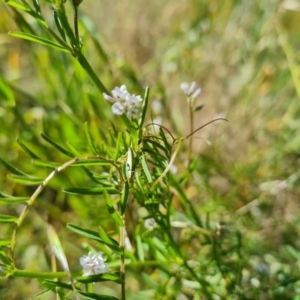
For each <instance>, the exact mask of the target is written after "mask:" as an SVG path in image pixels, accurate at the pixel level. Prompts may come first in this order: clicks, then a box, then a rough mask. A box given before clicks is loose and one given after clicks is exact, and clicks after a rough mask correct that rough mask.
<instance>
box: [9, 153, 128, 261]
mask: <svg viewBox="0 0 300 300" xmlns="http://www.w3.org/2000/svg"><path fill="white" fill-rule="evenodd" d="M90 159H101V160H104V161H106V162H108V163H110V164H111V165H113V166H114V167H115V168H116V170H117V171H118V172H119V174H120V178H121V179H123V176H122V172H121V171H120V169H119V168H118V166H117V165H116V164H115V163H114V162H113V161H110V160H108V159H105V158H103V157H101V156H99V155H95V156H88V157H83V158H79V157H75V158H73V159H72V160H70V161H68V162H66V163H64V164H63V165H61V166H60V167H58V168H56V169H55V170H54V171H53V172H51V173H50V174H49V175H48V177H47V178H46V179H45V180H44V181H43V183H42V184H40V185H39V186H38V188H37V189H36V190H35V192H34V193H33V194H32V196H31V197H30V199H29V200H28V202H27V203H26V205H25V207H24V209H23V211H22V212H21V215H20V217H19V219H18V222H17V224H16V227H15V229H14V231H13V234H12V239H11V248H10V253H11V259H12V261H14V251H15V246H16V239H17V233H18V230H19V228H20V227H21V225H22V224H23V221H24V219H25V217H26V216H27V213H28V211H29V208H30V207H31V206H32V205H33V204H34V202H35V200H36V198H37V197H38V196H39V195H40V193H41V192H42V191H43V190H44V188H45V187H46V186H47V184H48V183H49V182H50V181H51V180H52V179H53V177H54V176H55V175H56V174H58V173H59V172H61V171H63V170H65V169H66V168H68V167H70V166H71V165H73V164H74V163H76V162H78V161H84V160H90Z"/></svg>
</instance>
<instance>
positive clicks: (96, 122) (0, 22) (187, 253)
mask: <svg viewBox="0 0 300 300" xmlns="http://www.w3.org/2000/svg"><path fill="white" fill-rule="evenodd" d="M4 2H5V1H2V2H1V3H0V45H1V46H0V61H1V64H0V145H1V147H0V149H1V150H0V157H1V158H2V159H3V160H4V161H5V162H7V163H9V164H12V165H13V166H15V167H16V168H18V169H20V170H22V171H23V172H25V173H26V174H30V175H32V176H34V177H36V178H38V179H45V178H46V177H47V176H48V175H49V174H50V173H51V172H52V171H53V166H54V167H57V166H59V165H62V164H63V163H65V162H66V161H69V160H71V159H72V157H75V156H76V157H79V156H80V157H86V156H93V155H97V154H99V153H100V154H101V155H102V154H103V153H106V154H107V156H109V155H110V153H113V154H112V156H114V155H115V157H117V156H118V155H119V156H118V159H119V160H118V161H117V163H118V164H125V162H126V159H127V157H128V154H127V153H128V152H127V151H128V147H127V148H126V145H125V143H123V142H124V140H126V142H127V143H128V141H129V139H131V141H133V146H132V147H133V150H134V154H137V153H139V154H138V155H141V153H140V152H139V151H140V148H139V147H142V146H140V145H141V144H139V145H137V144H134V143H135V142H136V143H137V137H136V135H137V133H136V132H135V131H134V130H132V129H130V128H129V127H128V124H126V122H124V118H120V117H117V116H114V115H113V114H112V113H111V108H110V104H109V103H108V102H107V101H105V100H104V99H103V97H102V95H101V93H102V92H103V86H102V85H101V83H99V81H97V79H95V78H92V80H91V78H90V76H88V75H91V73H89V71H88V72H86V71H85V70H84V68H83V67H82V66H86V64H84V62H83V63H82V61H81V64H80V63H79V62H78V61H77V60H76V59H75V58H74V57H72V56H71V55H70V54H68V53H65V52H62V51H59V50H58V49H54V48H48V47H46V46H44V45H39V44H37V43H33V42H31V41H27V40H23V39H18V38H14V37H11V36H8V35H7V33H8V32H9V31H22V32H26V33H30V34H34V35H37V36H39V37H42V38H44V39H48V40H51V41H52V42H55V40H54V39H53V38H51V36H50V35H49V34H48V33H47V32H46V31H45V30H44V29H43V28H42V26H41V25H40V24H38V22H36V21H35V20H34V19H33V18H32V17H30V16H29V15H26V14H25V13H24V12H21V11H18V10H12V8H11V7H9V6H8V5H7V4H5V3H4ZM20 2H22V1H20ZM28 2H29V3H30V5H31V6H32V7H34V6H33V1H28ZM98 2H99V3H98ZM293 3H294V2H293V1H284V2H282V1H279V0H278V1H277V0H274V1H267V0H262V1H234V0H227V1H208V0H207V1H206V0H201V1H198V0H187V1H158V0H154V1H151V2H149V3H148V2H147V5H145V2H143V1H113V2H112V1H91V0H85V1H83V3H82V4H81V5H80V9H79V10H80V14H79V20H80V22H79V33H80V36H81V38H82V43H83V47H82V53H83V54H84V56H85V57H86V58H87V61H88V62H89V64H90V66H91V67H92V69H93V70H94V72H95V73H94V74H96V75H97V78H99V79H100V80H101V82H102V83H103V85H104V87H105V88H106V89H107V90H109V91H110V90H112V89H113V88H114V87H115V86H120V85H122V84H126V85H127V87H128V90H130V91H132V92H133V93H135V94H140V95H143V93H144V90H145V87H146V86H149V87H150V97H149V107H148V111H147V114H146V120H145V123H144V124H145V125H147V124H150V123H151V122H152V119H154V118H156V117H158V116H160V117H161V118H162V124H163V126H164V127H166V128H167V129H168V130H170V132H171V133H172V134H173V135H174V136H175V137H184V136H187V135H188V134H189V133H190V126H189V109H188V105H187V102H186V99H185V95H184V94H183V93H182V91H181V90H180V83H181V82H183V81H188V82H191V81H194V80H195V81H196V82H197V84H198V86H201V88H202V93H201V96H200V97H199V98H197V105H200V104H204V108H203V109H202V110H200V111H198V112H195V115H194V128H197V127H200V126H202V125H203V124H205V123H207V122H209V121H211V120H213V119H215V118H217V117H220V116H221V117H225V118H226V119H227V120H228V121H229V122H228V123H227V122H222V121H218V122H215V123H212V124H210V125H208V126H206V127H204V128H203V129H201V130H200V131H198V132H197V133H195V134H194V136H193V149H192V150H193V151H192V155H191V156H192V158H191V161H190V164H189V168H187V167H186V163H187V159H188V151H189V149H188V147H189V146H188V145H189V142H188V140H185V141H183V142H182V145H181V146H180V149H179V152H178V155H177V156H176V160H175V165H176V166H177V168H178V171H177V173H176V174H175V175H171V174H167V175H166V177H164V179H163V182H161V181H159V182H158V184H157V186H156V187H155V188H156V189H155V188H154V187H153V186H152V183H149V182H148V180H149V177H147V172H146V171H145V168H144V167H142V164H140V165H138V167H137V169H136V172H137V173H139V172H140V174H144V175H141V183H140V185H141V186H140V185H139V183H137V182H136V181H134V182H131V184H132V187H131V190H130V197H129V202H128V204H127V212H126V216H125V220H126V223H127V228H126V229H127V233H128V237H129V240H130V242H131V244H132V246H133V250H132V253H130V251H128V252H126V253H125V259H126V263H127V265H126V294H127V299H195V300H196V299H278V300H279V299H280V300H281V299H298V298H299V296H298V294H299V289H300V281H299V274H300V273H299V263H300V255H299V250H300V244H299V238H298V237H299V230H300V228H299V221H300V219H299V212H300V211H299V205H298V202H299V195H300V189H299V186H300V185H299V179H300V173H299V151H300V138H299V136H300V123H299V122H298V119H299V115H300V102H299V100H300V79H299V78H300V77H299V75H300V74H299V60H300V57H299V51H298V49H299V45H300V37H299V33H298V28H299V26H298V23H299V22H298V20H299V14H300V7H299V6H297V5H296V4H295V5H294V6H293V5H292V4H293ZM41 7H42V13H43V16H44V17H45V20H46V21H47V23H48V24H49V26H50V28H51V29H53V30H54V32H55V33H56V34H57V35H59V32H58V30H57V29H56V26H55V22H54V19H53V11H52V10H51V9H50V5H49V4H48V3H46V2H44V1H41ZM65 8H66V13H67V16H68V18H69V21H70V24H71V25H72V18H73V10H72V6H71V1H69V2H67V3H66V4H65ZM72 27H73V25H72ZM55 43H57V42H55ZM69 45H70V47H72V46H73V44H72V43H69ZM156 99H159V100H160V101H161V103H162V111H161V112H160V113H158V114H157V113H155V111H154V110H153V111H151V107H152V102H153V101H154V100H156ZM86 122H87V123H86ZM85 124H87V125H85ZM150 128H151V127H150V126H149V127H147V130H150ZM41 132H42V133H44V134H45V135H46V136H48V137H49V138H50V139H51V140H53V141H55V142H56V143H57V144H59V145H60V146H61V147H62V148H64V149H65V151H64V153H62V152H61V151H59V149H57V147H54V146H53V144H52V145H51V143H49V142H47V140H46V139H47V138H46V139H45V138H43V136H42V135H41ZM121 132H123V135H124V139H121V136H120V141H119V142H120V145H121V146H120V150H119V152H118V151H116V144H117V136H118V133H121ZM130 134H131V135H130ZM17 137H18V141H19V143H18V142H17V141H16V138H17ZM148 137H149V135H148V136H147V138H148ZM147 138H146V139H147ZM91 140H92V141H93V142H91ZM121 140H122V141H121ZM151 141H152V142H157V143H160V145H163V148H164V150H162V149H161V148H160V149H157V148H155V146H153V143H152V142H151ZM168 141H169V142H171V139H170V138H168ZM151 143H152V144H151ZM24 145H25V146H24ZM22 146H23V147H22ZM127 146H129V144H128V145H127ZM177 146H178V144H176V145H174V147H173V149H172V151H171V152H167V154H166V156H167V157H168V158H169V159H171V157H172V155H173V154H174V151H175V149H176V147H177ZM26 147H27V148H26ZM153 147H154V148H153ZM105 148H107V149H106V150H105ZM28 149H29V150H28ZM75 149H76V150H75ZM147 149H148V151H150V150H152V151H154V153H155V154H153V153H152V152H147V154H145V155H146V157H147V159H148V163H149V168H150V177H151V176H152V178H153V181H155V180H156V179H157V178H159V176H160V175H161V174H162V173H163V170H164V168H162V167H161V166H160V167H156V168H155V167H153V165H152V164H151V161H152V160H154V161H155V160H156V161H157V162H159V163H162V161H163V160H162V158H161V155H159V154H158V153H160V154H163V153H164V151H166V145H165V144H164V143H163V142H161V140H156V139H154V140H151V138H150V140H149V142H148V143H146V142H145V144H143V151H144V150H147ZM60 150H61V149H60ZM33 153H34V154H33ZM66 154H67V155H66ZM68 154H70V155H69V157H68ZM45 162H47V166H45ZM50 162H51V163H54V164H52V165H50V164H49V163H50ZM127 162H128V161H127ZM135 163H137V162H133V165H134V166H136V165H135ZM51 166H52V167H51ZM0 168H1V172H0V191H1V192H3V193H5V194H7V195H13V196H15V197H28V198H29V197H30V196H31V195H32V194H33V193H34V191H35V189H36V188H37V185H36V184H35V185H23V184H20V183H18V182H15V181H12V180H11V179H12V178H11V176H10V175H9V176H7V175H8V174H11V173H14V172H15V174H16V175H17V173H18V171H16V170H12V169H10V170H8V169H7V165H6V167H5V164H2V165H1V166H0ZM112 169H113V168H110V167H107V166H99V165H94V166H86V168H85V169H82V168H79V167H70V168H67V169H65V170H63V171H62V172H61V173H59V174H57V175H55V176H54V178H53V179H52V180H51V181H50V182H49V184H48V185H47V186H46V188H45V189H44V190H43V192H42V193H41V195H40V196H39V197H38V198H37V199H36V201H35V202H34V203H33V206H32V207H31V208H30V209H29V213H28V215H27V216H26V218H25V219H24V222H23V224H22V225H21V227H20V229H19V231H18V234H17V244H16V249H15V261H14V265H15V266H16V267H17V268H18V269H19V270H23V271H24V272H25V275H26V274H27V273H26V272H51V271H53V268H54V269H55V266H54V265H55V264H54V263H53V260H54V259H53V258H51V254H50V253H51V251H50V248H49V241H48V237H47V224H51V225H52V226H53V228H55V231H56V233H57V234H58V236H59V239H60V241H61V243H62V247H63V251H64V253H65V255H66V256H67V259H68V262H69V267H70V270H71V271H72V272H75V274H74V275H73V278H75V279H76V278H78V276H80V275H81V266H80V265H79V258H80V256H82V255H84V254H87V251H88V249H90V247H91V248H95V249H97V250H99V251H102V252H104V253H105V255H106V256H107V261H108V262H109V263H110V264H111V267H110V268H111V272H115V271H118V270H119V265H120V263H119V260H120V255H118V254H117V253H116V252H115V250H112V249H111V248H109V247H107V246H105V245H104V244H103V243H98V242H97V241H95V240H90V239H89V238H88V237H87V236H84V235H83V236H81V235H78V233H76V232H74V231H72V230H70V229H68V228H67V227H66V224H67V223H72V224H74V225H76V226H79V227H82V228H86V229H89V230H93V231H97V232H98V231H99V228H103V232H106V234H108V235H109V236H110V237H111V238H114V239H116V240H118V241H119V228H118V226H117V225H116V221H115V219H113V217H112V215H110V214H109V212H108V210H107V207H106V205H107V204H106V203H107V202H106V200H107V199H106V198H105V196H103V195H98V196H90V195H74V194H69V193H64V191H63V189H65V188H75V187H76V188H87V189H88V188H94V187H99V184H98V183H99V182H98V183H97V182H95V180H93V179H95V178H93V179H92V178H91V176H90V175H91V172H92V173H95V174H98V175H100V174H101V173H102V172H103V171H105V172H112V173H111V174H113V176H114V179H115V180H116V179H117V178H118V173H117V172H115V169H113V170H112ZM143 172H144V173H143ZM19 175H20V174H19ZM148 175H149V174H148ZM19 179H20V178H19ZM22 179H23V178H22ZM98 179H99V178H98ZM27 180H29V179H28V177H27ZM30 180H32V179H31V178H30ZM99 180H100V181H101V182H102V183H103V181H104V180H103V179H99ZM120 186H121V185H120ZM120 188H121V187H120ZM122 188H125V187H124V185H122ZM3 197H4V196H3ZM3 197H1V198H0V214H1V215H12V216H15V217H19V215H20V213H21V210H22V204H12V205H7V203H4V202H1V199H2V198H3ZM111 197H112V199H114V198H113V196H111ZM3 199H4V198H3ZM105 199H106V200H105ZM149 199H150V200H151V199H152V200H153V199H154V200H155V199H156V200H160V201H162V203H166V207H167V211H165V210H164V209H166V207H165V208H164V209H162V207H161V206H159V205H157V204H155V203H150V204H149V203H147V201H149ZM20 201H21V200H20ZM145 201H146V202H145ZM112 207H113V206H112ZM146 211H148V213H149V212H150V214H151V215H152V216H154V217H156V218H157V221H159V220H163V221H162V223H161V224H159V226H158V228H156V229H154V230H152V231H150V232H148V231H147V230H146V229H145V226H144V220H143V218H144V217H145V216H146V215H145V212H146ZM165 216H166V217H165ZM2 221H3V220H2ZM6 221H7V220H6ZM164 222H165V223H164ZM14 228H15V226H14V224H11V223H6V222H5V223H4V221H3V223H1V230H0V238H1V239H7V240H9V239H10V238H11V236H12V234H13V229H14ZM102 238H103V237H102ZM52 243H53V241H52ZM4 253H5V254H6V255H8V256H9V255H10V254H9V253H10V248H9V247H7V246H3V247H1V252H0V255H1V256H0V257H1V259H0V263H2V264H6V265H7V263H5V261H3V259H4V260H5V258H4V257H5V255H4ZM114 264H115V265H114ZM56 268H57V270H58V271H62V268H61V266H60V263H59V261H57V265H56ZM22 274H23V276H24V273H22V272H20V273H14V274H12V275H14V276H11V277H10V278H5V279H3V280H1V281H0V295H1V297H4V299H21V300H22V299H31V298H32V297H33V296H34V295H36V294H37V293H39V292H41V291H42V290H43V289H45V286H47V284H46V283H45V282H44V283H42V282H41V281H42V280H40V281H37V280H36V279H34V278H39V276H41V274H38V275H36V276H31V277H32V278H23V277H21V276H22ZM27 275H28V274H27ZM40 278H41V277H40ZM49 279H50V280H54V279H51V278H50V277H49ZM63 281H64V282H66V281H68V279H67V278H64V280H63ZM48 286H49V285H48ZM91 286H92V285H89V289H91ZM16 287H17V289H16ZM81 288H83V290H85V287H84V285H82V286H81ZM66 291H67V290H66V289H61V291H59V292H57V294H55V293H54V292H53V293H52V294H46V295H43V296H41V298H40V299H67V298H64V297H66V296H65V295H66V293H67V292H66ZM89 292H91V290H89ZM93 292H94V293H101V294H107V295H112V296H115V297H119V298H120V299H121V287H120V285H119V284H117V283H114V282H113V281H108V282H99V283H97V284H95V285H94V286H93ZM59 293H60V294H59ZM62 293H64V295H62ZM2 295H4V296H2ZM1 297H0V298H1ZM51 297H52V298H51ZM55 297H60V298H55ZM70 297H71V296H70ZM72 297H74V296H72ZM72 299H75V298H72Z"/></svg>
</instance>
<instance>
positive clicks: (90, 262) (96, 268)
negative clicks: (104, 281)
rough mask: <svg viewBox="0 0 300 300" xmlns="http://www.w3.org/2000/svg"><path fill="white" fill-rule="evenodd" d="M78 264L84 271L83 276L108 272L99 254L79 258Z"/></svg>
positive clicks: (90, 253)
mask: <svg viewBox="0 0 300 300" xmlns="http://www.w3.org/2000/svg"><path fill="white" fill-rule="evenodd" d="M80 264H81V266H82V268H83V271H84V273H83V276H90V275H96V274H102V273H105V272H107V271H108V268H107V267H106V265H105V260H104V258H103V256H102V253H101V252H98V253H97V254H93V253H92V252H89V254H88V255H84V256H82V257H81V258H80Z"/></svg>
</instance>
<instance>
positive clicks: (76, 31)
mask: <svg viewBox="0 0 300 300" xmlns="http://www.w3.org/2000/svg"><path fill="white" fill-rule="evenodd" d="M72 3H73V7H74V32H75V37H76V40H77V43H78V45H79V30H78V5H77V4H76V1H75V0H72Z"/></svg>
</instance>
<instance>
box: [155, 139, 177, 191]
mask: <svg viewBox="0 0 300 300" xmlns="http://www.w3.org/2000/svg"><path fill="white" fill-rule="evenodd" d="M180 146H181V141H179V143H178V146H177V147H176V149H175V151H174V153H173V155H172V157H171V159H170V162H169V164H168V165H167V167H166V169H165V170H164V171H163V173H162V174H161V175H160V176H159V177H158V178H157V179H156V180H155V182H154V183H153V184H152V187H151V190H153V189H154V188H155V187H156V186H157V185H158V183H159V182H161V181H162V179H163V178H164V177H165V176H166V174H167V173H168V171H169V170H170V168H171V167H172V165H173V163H174V161H175V158H176V156H177V154H178V152H179V149H180Z"/></svg>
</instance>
